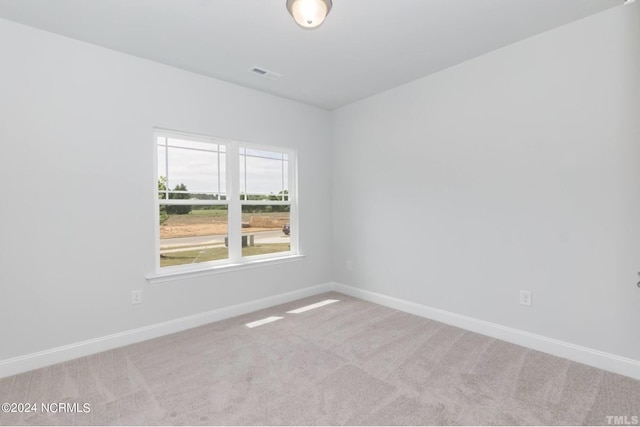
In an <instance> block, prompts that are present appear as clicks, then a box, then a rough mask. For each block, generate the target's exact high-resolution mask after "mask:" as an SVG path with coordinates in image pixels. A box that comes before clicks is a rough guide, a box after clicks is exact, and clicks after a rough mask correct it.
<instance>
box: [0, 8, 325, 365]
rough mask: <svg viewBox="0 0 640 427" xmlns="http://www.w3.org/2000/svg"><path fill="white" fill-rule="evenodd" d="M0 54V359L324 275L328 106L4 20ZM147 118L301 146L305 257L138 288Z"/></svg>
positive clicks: (149, 183)
mask: <svg viewBox="0 0 640 427" xmlns="http://www.w3.org/2000/svg"><path fill="white" fill-rule="evenodd" d="M0 52H2V57H1V59H0V61H1V65H0V144H1V147H2V150H1V153H0V185H1V187H2V190H1V193H2V199H1V200H2V202H1V203H2V207H1V209H0V242H1V244H0V324H1V325H2V327H1V328H0V343H1V344H0V361H1V360H3V359H8V358H12V357H16V356H22V355H25V354H29V353H33V352H36V351H41V350H46V349H51V348H54V347H57V346H61V345H66V344H71V343H76V342H79V341H83V340H87V339H91V338H96V337H101V336H104V335H107V334H112V333H117V332H120V331H126V330H130V329H133V328H138V327H142V326H145V325H151V324H154V323H157V322H161V321H166V320H170V319H176V318H179V317H182V316H188V315H192V314H195V313H201V312H205V311H209V310H213V309H216V308H220V307H226V306H230V305H233V304H238V303H242V302H245V301H251V300H255V299H258V298H262V297H267V296H272V295H275V294H279V293H284V292H289V291H293V290H296V289H301V288H305V287H308V286H312V285H318V284H320V283H324V282H327V281H328V280H330V278H331V277H330V273H331V272H330V268H329V265H330V260H329V253H330V252H329V245H330V233H329V231H328V230H329V227H330V215H329V214H328V211H329V205H328V203H329V202H328V201H329V198H330V184H329V183H328V180H327V179H318V177H325V176H326V174H327V171H328V170H329V169H330V167H329V166H330V165H329V163H330V151H329V145H330V125H331V121H330V120H331V116H330V114H329V113H327V112H326V111H323V110H319V109H315V108H312V107H308V106H304V105H302V104H298V103H294V102H291V101H287V100H283V99H280V98H277V97H273V96H270V95H266V94H263V93H260V92H256V91H252V90H249V89H245V88H241V87H238V86H234V85H231V84H227V83H224V82H221V81H217V80H213V79H210V78H206V77H203V76H199V75H196V74H192V73H188V72H184V71H181V70H177V69H174V68H170V67H166V66H163V65H159V64H156V63H153V62H149V61H145V60H141V59H137V58H134V57H131V56H127V55H124V54H120V53H116V52H113V51H110V50H106V49H102V48H99V47H96V46H92V45H89V44H85V43H81V42H77V41H74V40H71V39H67V38H63V37H59V36H56V35H53V34H50V33H46V32H43V31H39V30H35V29H32V28H29V27H25V26H21V25H18V24H14V23H11V22H9V21H4V20H0ZM239 72H244V70H241V71H239ZM154 126H157V127H162V128H168V129H176V130H183V131H188V132H194V133H202V134H208V135H213V136H219V137H224V138H230V139H236V140H241V141H248V142H254V143H261V144H272V145H276V146H283V147H291V148H296V149H297V150H298V155H299V170H300V173H299V192H300V234H301V239H302V240H301V247H302V251H303V253H304V254H305V255H307V256H306V258H305V259H304V260H302V261H299V262H292V263H287V264H282V265H276V266H270V267H264V268H258V269H252V270H247V271H241V272H233V273H225V274H217V275H212V276H207V277H200V278H194V279H188V280H187V279H185V280H180V281H174V282H169V283H162V284H155V285H150V284H148V283H147V282H146V280H145V275H147V274H149V273H152V272H153V269H154V257H155V255H154V227H155V223H154V220H153V217H154V215H153V212H154V206H155V203H154V193H153V191H152V190H153V188H154V171H153V156H154V154H153V153H154V151H153V142H152V139H151V131H152V127H154ZM133 289H143V303H142V304H141V305H136V306H132V305H131V304H130V298H131V296H130V293H131V290H133Z"/></svg>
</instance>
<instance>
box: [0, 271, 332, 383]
mask: <svg viewBox="0 0 640 427" xmlns="http://www.w3.org/2000/svg"><path fill="white" fill-rule="evenodd" d="M330 290H332V284H331V283H326V284H322V285H318V286H312V287H308V288H304V289H300V290H296V291H292V292H287V293H284V294H279V295H274V296H271V297H267V298H262V299H258V300H254V301H249V302H245V303H242V304H238V305H233V306H229V307H223V308H220V309H217V310H212V311H208V312H206V313H199V314H195V315H193V316H187V317H182V318H179V319H174V320H169V321H167V322H162V323H157V324H154V325H149V326H145V327H142V328H137V329H132V330H129V331H124V332H120V333H117V334H112V335H107V336H104V337H99V338H94V339H90V340H87V341H82V342H78V343H74V344H69V345H65V346H62V347H56V348H52V349H49V350H44V351H40V352H37V353H31V354H27V355H24V356H19V357H14V358H11V359H5V360H0V378H3V377H8V376H11V375H15V374H19V373H22V372H27V371H31V370H33V369H38V368H43V367H45V366H49V365H53V364H56V363H61V362H66V361H68V360H72V359H77V358H79V357H84V356H88V355H91V354H95V353H100V352H102V351H106V350H110V349H113V348H117V347H122V346H125V345H129V344H135V343H137V342H141V341H146V340H149V339H152V338H158V337H160V336H163V335H168V334H172V333H175V332H180V331H184V330H187V329H191V328H195V327H198V326H202V325H206V324H208V323H212V322H217V321H220V320H224V319H228V318H231V317H235V316H240V315H243V314H247V313H251V312H253V311H257V310H262V309H264V308H268V307H272V306H275V305H279V304H284V303H287V302H290V301H295V300H297V299H301V298H306V297H310V296H313V295H317V294H321V293H323V292H328V291H330Z"/></svg>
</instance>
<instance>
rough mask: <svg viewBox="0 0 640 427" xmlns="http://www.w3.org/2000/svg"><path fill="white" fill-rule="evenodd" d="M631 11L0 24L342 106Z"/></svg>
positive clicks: (387, 8)
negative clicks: (306, 24) (260, 72)
mask: <svg viewBox="0 0 640 427" xmlns="http://www.w3.org/2000/svg"><path fill="white" fill-rule="evenodd" d="M622 4H623V0H387V1H383V0H333V9H332V11H331V13H330V14H329V16H328V17H327V20H326V21H325V23H324V24H323V25H322V26H321V27H320V28H318V29H316V30H312V31H309V30H303V29H301V28H300V27H298V26H297V25H296V24H295V22H294V21H293V19H292V18H291V16H290V15H289V13H288V12H287V10H286V8H285V0H0V17H2V18H5V19H9V20H12V21H16V22H20V23H23V24H26V25H30V26H33V27H37V28H42V29H44V30H47V31H51V32H54V33H58V34H62V35H65V36H68V37H72V38H75V39H79V40H84V41H87V42H90V43H94V44H97V45H100V46H104V47H108V48H111V49H114V50H118V51H122V52H126V53H129V54H132V55H136V56H139V57H142V58H147V59H150V60H153V61H157V62H161V63H164V64H168V65H172V66H175V67H179V68H182V69H185V70H189V71H193V72H196V73H200V74H204V75H207V76H211V77H215V78H218V79H222V80H226V81H229V82H233V83H237V84H240V85H243V86H247V87H250V88H254V89H258V90H262V91H265V92H269V93H272V94H275V95H279V96H282V97H285V98H289V99H293V100H297V101H301V102H304V103H306V104H311V105H315V106H318V107H321V108H325V109H329V110H331V109H334V108H338V107H340V106H343V105H346V104H348V103H351V102H353V101H356V100H359V99H362V98H365V97H368V96H370V95H373V94H375V93H378V92H381V91H384V90H386V89H390V88H392V87H395V86H398V85H400V84H403V83H406V82H409V81H411V80H415V79H417V78H419V77H422V76H425V75H427V74H430V73H433V72H436V71H438V70H441V69H443V68H446V67H450V66H452V65H455V64H458V63H460V62H463V61H465V60H468V59H470V58H473V57H476V56H479V55H482V54H484V53H486V52H489V51H492V50H495V49H497V48H500V47H503V46H506V45H508V44H511V43H514V42H516V41H518V40H522V39H525V38H528V37H531V36H533V35H535V34H539V33H541V32H544V31H547V30H549V29H552V28H555V27H558V26H561V25H564V24H567V23H569V22H572V21H575V20H577V19H580V18H583V17H585V16H588V15H591V14H594V13H597V12H600V11H602V10H604V9H607V8H610V7H613V6H617V5H622ZM254 66H259V67H263V68H266V69H268V70H271V71H274V72H276V73H279V74H282V75H283V77H282V78H281V79H279V80H277V81H272V80H267V79H265V78H263V77H259V76H256V75H253V74H250V73H249V72H248V71H247V70H248V69H250V68H252V67H254Z"/></svg>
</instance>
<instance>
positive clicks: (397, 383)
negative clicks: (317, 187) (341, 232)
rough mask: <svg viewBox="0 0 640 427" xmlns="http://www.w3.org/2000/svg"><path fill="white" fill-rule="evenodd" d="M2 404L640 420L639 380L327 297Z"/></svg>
mask: <svg viewBox="0 0 640 427" xmlns="http://www.w3.org/2000/svg"><path fill="white" fill-rule="evenodd" d="M327 298H333V299H339V300H340V302H337V303H334V304H330V305H326V306H324V307H320V308H317V309H314V310H310V311H307V312H304V313H300V314H286V312H287V311H289V310H292V309H295V308H298V307H301V306H304V305H307V304H312V303H315V302H319V301H322V300H325V299H327ZM269 316H283V317H284V319H282V320H279V321H277V322H274V323H270V324H266V325H263V326H259V327H256V328H253V329H250V328H247V327H246V326H245V323H248V322H251V321H255V320H259V319H263V318H266V317H269ZM0 401H2V402H32V403H33V402H34V403H36V404H37V405H40V404H41V403H42V402H45V403H47V402H49V403H50V402H66V403H79V404H82V403H89V404H90V405H91V411H90V412H89V413H75V414H73V413H56V414H45V413H43V412H42V411H39V412H37V413H30V414H5V413H0V424H3V425H7V424H15V425H24V424H30V425H34V424H47V425H60V424H64V425H95V424H101V425H104V424H107V425H109V424H118V425H140V424H145V425H157V424H163V425H186V424H189V425H216V424H217V425H238V424H241V425H255V424H258V425H343V424H349V425H361V424H365V425H434V424H466V425H501V424H509V425H522V424H538V425H540V424H542V425H554V424H562V425H576V424H595V425H607V424H610V423H611V424H613V423H614V422H615V420H614V419H611V418H609V419H608V418H607V416H619V417H627V418H626V419H625V420H626V421H627V422H632V421H633V420H634V418H633V417H638V416H640V381H636V380H633V379H630V378H627V377H623V376H620V375H615V374H612V373H608V372H605V371H601V370H598V369H594V368H590V367H587V366H584V365H580V364H578V363H574V362H569V361H567V360H564V359H560V358H557V357H553V356H549V355H546V354H543V353H539V352H536V351H533V350H528V349H525V348H522V347H518V346H516V345H512V344H508V343H505V342H503V341H499V340H495V339H491V338H487V337H485V336H482V335H478V334H475V333H472V332H467V331H464V330H462V329H458V328H454V327H451V326H447V325H444V324H441V323H437V322H434V321H430V320H427V319H423V318H421V317H417V316H412V315H409V314H406V313H402V312H399V311H396V310H392V309H389V308H386V307H382V306H379V305H375V304H371V303H368V302H364V301H361V300H358V299H355V298H351V297H348V296H345V295H342V294H337V293H328V294H323V295H320V296H316V297H312V298H306V299H304V300H300V301H297V302H294V303H289V304H285V305H281V306H278V307H273V308H270V309H267V310H262V311H260V312H256V313H252V314H249V315H245V316H241V317H236V318H233V319H229V320H226V321H223V322H218V323H213V324H210V325H207V326H203V327H199V328H196V329H192V330H189V331H185V332H181V333H178V334H173V335H169V336H166V337H162V338H159V339H154V340H150V341H146V342H143V343H139V344H135V345H131V346H127V347H123V348H119V349H115V350H111V351H107V352H104V353H100V354H96V355H93V356H90V357H84V358H81V359H77V360H73V361H70V362H67V363H62V364H59V365H55V366H51V367H47V368H43V369H39V370H36V371H32V372H28V373H25V374H21V375H16V376H13V377H9V378H5V379H2V380H0ZM617 420H618V421H620V420H621V419H617Z"/></svg>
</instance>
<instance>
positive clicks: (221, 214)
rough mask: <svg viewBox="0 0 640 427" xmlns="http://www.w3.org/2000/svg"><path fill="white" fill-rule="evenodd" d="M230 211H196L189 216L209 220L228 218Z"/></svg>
mask: <svg viewBox="0 0 640 427" xmlns="http://www.w3.org/2000/svg"><path fill="white" fill-rule="evenodd" d="M227 213H228V211H227V210H226V209H194V210H192V211H191V212H190V213H189V215H191V216H198V217H207V218H218V217H224V218H226V217H227Z"/></svg>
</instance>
